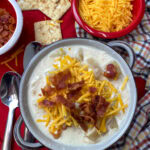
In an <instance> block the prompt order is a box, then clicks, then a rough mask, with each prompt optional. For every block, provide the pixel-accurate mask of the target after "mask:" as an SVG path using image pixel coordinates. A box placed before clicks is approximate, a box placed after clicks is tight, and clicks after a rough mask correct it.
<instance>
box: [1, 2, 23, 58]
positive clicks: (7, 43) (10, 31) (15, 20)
mask: <svg viewBox="0 0 150 150" xmlns="http://www.w3.org/2000/svg"><path fill="white" fill-rule="evenodd" d="M22 28H23V16H22V11H21V9H20V7H19V6H18V4H17V2H16V1H15V0H1V5H0V55H2V54H4V53H6V52H7V51H9V50H10V49H11V48H12V47H13V46H14V45H15V44H16V42H17V41H18V39H19V37H20V35H21V32H22Z"/></svg>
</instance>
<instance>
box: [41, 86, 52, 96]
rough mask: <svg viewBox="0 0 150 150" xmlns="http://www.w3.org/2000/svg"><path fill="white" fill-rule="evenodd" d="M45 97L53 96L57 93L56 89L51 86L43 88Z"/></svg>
mask: <svg viewBox="0 0 150 150" xmlns="http://www.w3.org/2000/svg"><path fill="white" fill-rule="evenodd" d="M41 91H42V94H43V96H51V95H52V94H53V93H54V92H55V88H52V87H51V86H49V85H46V86H45V87H44V88H41Z"/></svg>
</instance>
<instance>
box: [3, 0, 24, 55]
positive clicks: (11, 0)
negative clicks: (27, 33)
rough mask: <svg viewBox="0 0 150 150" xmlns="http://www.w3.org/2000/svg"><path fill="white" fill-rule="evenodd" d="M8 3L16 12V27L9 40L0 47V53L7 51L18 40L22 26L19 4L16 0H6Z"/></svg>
mask: <svg viewBox="0 0 150 150" xmlns="http://www.w3.org/2000/svg"><path fill="white" fill-rule="evenodd" d="M8 1H9V3H10V4H11V5H12V7H13V8H14V11H15V13H16V20H17V24H16V28H15V31H14V33H13V35H12V37H11V38H10V39H9V41H8V42H7V43H6V44H5V45H4V46H2V47H1V48H0V55H2V54H4V53H6V52H7V51H9V50H10V49H11V48H12V47H13V46H14V45H15V44H16V42H17V41H18V39H19V37H20V35H21V32H22V28H23V15H22V11H21V9H20V7H19V5H18V4H17V2H16V1H15V0H8Z"/></svg>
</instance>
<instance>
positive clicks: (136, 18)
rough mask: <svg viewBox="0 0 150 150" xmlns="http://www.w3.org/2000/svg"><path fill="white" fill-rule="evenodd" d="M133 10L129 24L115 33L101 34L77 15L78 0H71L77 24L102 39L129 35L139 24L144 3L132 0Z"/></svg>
mask: <svg viewBox="0 0 150 150" xmlns="http://www.w3.org/2000/svg"><path fill="white" fill-rule="evenodd" d="M132 6H133V10H132V15H133V17H132V21H131V23H130V24H129V25H128V26H127V27H126V28H124V29H122V30H119V31H117V32H116V31H115V32H103V31H100V30H97V29H94V28H93V27H91V26H89V25H88V24H87V23H86V22H85V21H84V20H83V19H82V17H81V16H80V13H79V0H72V12H73V15H74V18H75V20H76V21H77V23H78V24H79V25H80V26H81V27H82V28H83V29H84V30H85V31H87V32H88V33H90V34H92V35H93V36H96V37H99V38H103V39H113V38H118V37H122V36H124V35H126V34H128V33H130V32H131V31H132V30H133V29H135V28H136V27H137V25H138V24H139V23H140V22H141V20H142V18H143V15H144V11H145V1H144V0H133V2H132Z"/></svg>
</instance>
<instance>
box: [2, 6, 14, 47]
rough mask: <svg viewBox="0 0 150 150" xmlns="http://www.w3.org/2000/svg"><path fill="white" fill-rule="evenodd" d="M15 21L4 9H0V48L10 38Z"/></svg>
mask: <svg viewBox="0 0 150 150" xmlns="http://www.w3.org/2000/svg"><path fill="white" fill-rule="evenodd" d="M15 27H16V21H15V19H14V17H12V16H11V15H10V14H9V13H8V12H7V11H6V10H5V9H2V8H0V48H1V47H2V46H3V45H5V43H6V42H7V41H8V40H9V39H10V38H11V36H12V34H13V32H14V30H15Z"/></svg>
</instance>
